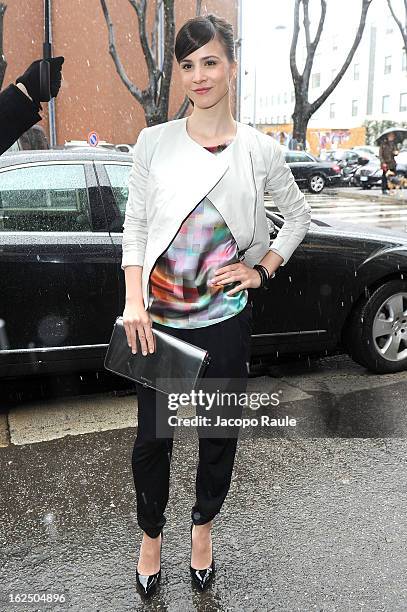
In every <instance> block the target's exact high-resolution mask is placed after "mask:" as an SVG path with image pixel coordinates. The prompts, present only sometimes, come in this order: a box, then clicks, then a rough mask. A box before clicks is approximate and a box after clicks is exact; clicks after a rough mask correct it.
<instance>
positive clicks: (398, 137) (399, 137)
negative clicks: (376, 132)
mask: <svg viewBox="0 0 407 612" xmlns="http://www.w3.org/2000/svg"><path fill="white" fill-rule="evenodd" d="M391 132H393V133H394V141H395V142H396V143H399V142H403V140H404V139H405V138H407V129H406V128H403V127H400V126H396V127H394V128H389V129H388V130H384V132H382V133H381V134H380V136H378V137H377V138H376V144H380V141H381V140H382V139H383V138H384V136H387V134H391Z"/></svg>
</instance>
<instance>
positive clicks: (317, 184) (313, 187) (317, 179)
mask: <svg viewBox="0 0 407 612" xmlns="http://www.w3.org/2000/svg"><path fill="white" fill-rule="evenodd" d="M324 187H325V179H324V177H323V176H322V175H321V174H313V175H312V176H311V177H310V179H309V181H308V189H309V190H310V192H311V193H321V191H322V190H323V188H324Z"/></svg>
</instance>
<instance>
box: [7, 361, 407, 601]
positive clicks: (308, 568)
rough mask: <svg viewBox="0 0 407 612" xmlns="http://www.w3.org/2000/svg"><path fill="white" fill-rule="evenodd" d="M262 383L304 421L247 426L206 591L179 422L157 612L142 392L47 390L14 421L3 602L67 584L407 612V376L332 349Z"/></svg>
mask: <svg viewBox="0 0 407 612" xmlns="http://www.w3.org/2000/svg"><path fill="white" fill-rule="evenodd" d="M248 391H251V392H260V391H268V392H273V391H280V392H281V405H280V406H279V407H278V409H276V408H273V409H272V411H273V416H281V417H282V416H285V415H289V416H290V417H293V418H295V419H296V421H297V425H296V427H291V428H288V427H287V428H280V429H278V428H267V429H265V428H260V427H257V428H256V427H252V428H250V427H248V428H245V429H244V430H241V436H240V439H239V444H238V451H237V455H236V462H235V472H234V477H233V481H232V485H231V489H230V492H229V495H228V498H227V500H226V502H225V504H224V506H223V509H222V511H221V513H220V514H219V516H218V518H217V520H216V521H215V526H214V530H213V542H214V556H215V560H216V562H217V574H216V577H215V581H214V584H213V586H212V588H211V589H208V590H207V591H206V592H205V593H203V594H199V593H194V592H193V591H192V590H191V585H190V577H189V571H188V564H189V520H190V518H189V516H190V507H191V506H192V504H193V501H194V499H193V497H194V474H195V469H196V459H197V437H196V433H195V431H194V428H188V427H185V428H182V429H180V428H178V430H177V432H176V441H175V445H174V454H173V460H172V471H171V494H170V500H169V503H168V506H167V512H166V517H167V524H166V527H165V531H166V538H165V540H164V544H163V557H162V567H163V574H162V582H161V587H160V589H159V592H158V593H157V594H156V595H155V596H154V597H153V599H152V600H151V604H150V607H149V608H146V604H143V603H142V602H141V600H140V598H139V596H138V594H137V593H136V591H135V564H136V562H137V554H138V547H139V544H140V542H141V530H140V529H139V527H138V525H137V520H136V513H135V494H134V489H133V483H132V474H131V451H132V445H133V442H134V438H135V435H136V429H135V426H136V424H137V421H136V401H137V400H136V396H135V395H132V394H124V395H123V394H122V395H121V396H120V395H115V394H113V393H103V394H97V393H94V394H90V395H88V396H82V397H76V398H75V397H71V398H67V399H65V400H64V399H63V398H61V399H59V400H58V399H56V400H48V401H46V402H42V401H40V400H37V401H35V402H30V403H28V404H27V405H21V406H18V407H15V408H11V409H10V411H9V413H8V415H3V418H4V419H5V420H6V421H7V425H8V431H9V435H10V442H11V444H9V445H8V446H4V448H2V449H1V453H0V457H1V470H0V474H1V476H0V491H1V492H2V499H3V500H4V501H3V510H2V520H1V527H0V530H1V541H2V545H3V559H4V561H3V572H2V581H1V585H2V586H1V589H2V600H1V601H2V603H1V606H0V609H1V610H7V611H8V610H12V609H24V610H31V609H41V610H42V609H45V608H39V607H37V608H35V607H31V608H30V607H29V606H24V608H21V606H20V607H19V606H17V605H15V606H11V605H9V604H7V603H6V601H7V597H8V594H9V593H11V592H12V593H14V594H15V593H17V592H30V593H46V592H53V593H65V595H66V597H67V604H66V606H65V607H64V606H62V605H60V606H58V607H54V608H53V609H58V610H64V609H69V610H75V611H76V610H77V611H79V610H87V611H88V610H89V611H92V612H93V611H96V610H100V611H102V610H103V611H110V610H111V611H112V612H113V611H114V612H121V611H125V610H135V609H136V610H142V609H153V610H160V609H168V610H180V609H182V610H191V611H192V610H245V611H246V610H279V611H292V610H301V611H302V610H304V611H305V610H306V611H308V610H324V612H325V611H326V612H329V611H336V610H349V611H350V610H352V611H356V610H364V609H366V610H375V611H376V610H391V611H394V612H396V611H399V610H400V611H401V610H405V608H406V605H407V589H406V584H405V575H406V570H407V567H406V565H407V564H406V556H405V549H406V544H407V541H406V536H407V524H406V523H407V522H406V518H405V506H406V502H407V499H406V498H407V495H406V491H407V487H406V484H407V482H406V480H407V476H406V474H407V472H406V450H407V444H406V440H405V438H406V433H407V415H406V412H405V399H404V398H405V397H406V393H407V381H406V377H405V374H404V373H400V374H392V375H386V376H375V375H373V374H370V373H368V372H367V371H366V370H364V369H363V368H361V367H358V366H356V365H355V364H354V363H353V362H352V361H351V360H350V359H349V358H347V357H335V358H333V357H330V358H325V359H320V360H319V359H317V360H312V361H309V362H308V363H291V364H286V365H281V366H272V367H271V368H270V371H269V372H268V374H267V375H265V374H263V375H260V376H259V377H252V378H250V379H249V385H248ZM248 412H251V413H252V411H251V410H249V409H245V415H246V416H248V417H252V416H253V414H247V413H248ZM257 412H258V413H260V412H263V413H265V412H266V409H265V408H263V409H262V410H261V411H260V410H259V411H257ZM178 413H179V415H184V416H186V415H187V414H190V413H191V412H190V409H189V407H186V408H182V409H179V412H178ZM4 428H5V427H4V421H3V430H4ZM180 437H182V440H180V439H178V438H180ZM3 441H4V436H3ZM6 585H7V587H6V589H5V586H6Z"/></svg>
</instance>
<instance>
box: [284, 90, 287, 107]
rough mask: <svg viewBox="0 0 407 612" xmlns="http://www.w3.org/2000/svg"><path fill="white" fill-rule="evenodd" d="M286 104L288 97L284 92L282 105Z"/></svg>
mask: <svg viewBox="0 0 407 612" xmlns="http://www.w3.org/2000/svg"><path fill="white" fill-rule="evenodd" d="M287 102H288V96H287V92H286V91H285V92H284V104H287Z"/></svg>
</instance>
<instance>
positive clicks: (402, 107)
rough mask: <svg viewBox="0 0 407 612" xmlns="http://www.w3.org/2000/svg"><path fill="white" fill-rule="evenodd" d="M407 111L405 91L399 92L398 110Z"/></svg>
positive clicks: (406, 94)
mask: <svg viewBox="0 0 407 612" xmlns="http://www.w3.org/2000/svg"><path fill="white" fill-rule="evenodd" d="M405 111H407V93H401V94H400V112H402V113H403V112H405Z"/></svg>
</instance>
